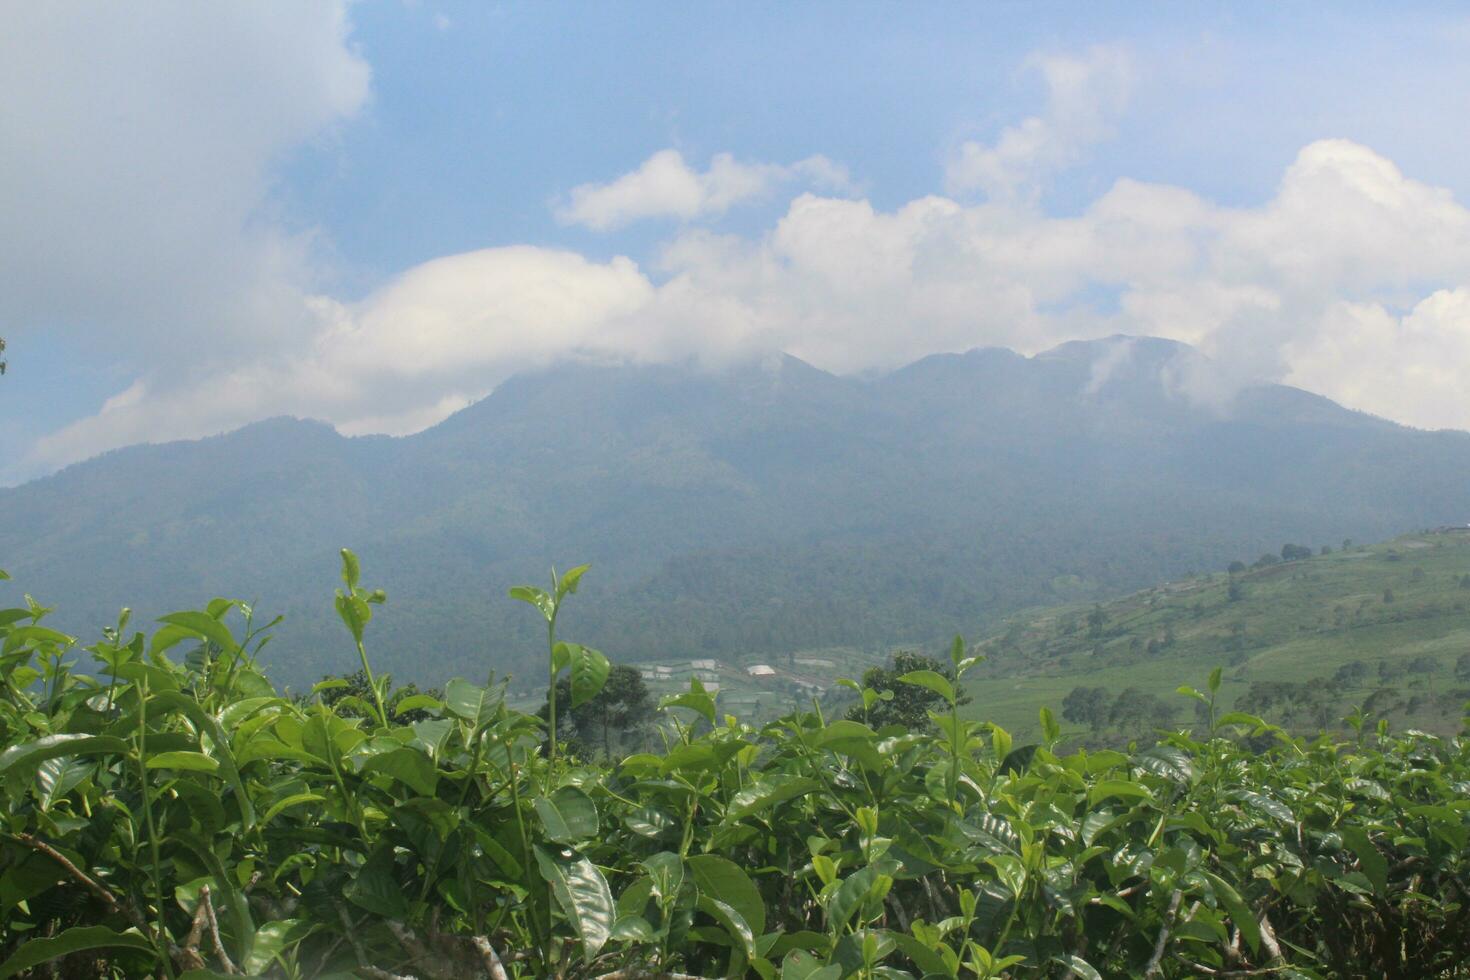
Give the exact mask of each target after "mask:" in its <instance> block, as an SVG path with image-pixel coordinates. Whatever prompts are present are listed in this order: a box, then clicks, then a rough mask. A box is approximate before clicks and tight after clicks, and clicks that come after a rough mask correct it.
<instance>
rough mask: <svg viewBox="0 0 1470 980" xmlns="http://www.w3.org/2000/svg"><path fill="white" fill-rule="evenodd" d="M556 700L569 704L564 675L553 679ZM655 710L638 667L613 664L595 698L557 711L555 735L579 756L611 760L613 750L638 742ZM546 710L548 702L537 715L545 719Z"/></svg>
mask: <svg viewBox="0 0 1470 980" xmlns="http://www.w3.org/2000/svg"><path fill="white" fill-rule="evenodd" d="M556 703H557V704H558V705H568V704H571V703H572V678H571V676H570V675H568V674H564V675H562V676H561V677H558V678H557V681H556ZM656 710H657V708H656V705H655V704H654V701H653V697H652V696H651V695H650V694H649V693H648V686H647V685H646V684H644V683H643V675H642V674H641V673H639V672H638V668H636V667H629V666H628V665H627V664H614V665H613V666H612V667H611V668H610V669H609V670H608V672H607V682H606V683H605V684H603V686H602V690H601V691H599V692H597V695H596V696H595V697H593V698H591V699H590V700H587V701H584V702H582V703H581V704H579V705H577V706H576V707H575V708H571V709H569V710H565V709H564V710H562V711H558V713H557V719H556V727H557V737H558V738H559V739H560V740H562V741H563V742H564V744H566V746H567V747H568V749H569V750H570V751H572V752H576V753H577V754H579V755H582V756H594V755H595V756H597V757H598V758H601V759H611V758H612V757H613V752H614V749H616V750H617V751H619V752H621V751H625V750H627V749H629V748H632V747H637V746H641V745H642V742H643V738H644V736H645V735H646V734H647V732H648V728H649V726H650V725H651V724H652V722H653V717H654V712H655V711H656ZM549 712H550V704H549V702H548V703H547V704H543V705H542V706H541V710H540V711H539V712H538V714H539V715H540V717H541V718H542V720H545V719H546V718H547V716H548V713H549Z"/></svg>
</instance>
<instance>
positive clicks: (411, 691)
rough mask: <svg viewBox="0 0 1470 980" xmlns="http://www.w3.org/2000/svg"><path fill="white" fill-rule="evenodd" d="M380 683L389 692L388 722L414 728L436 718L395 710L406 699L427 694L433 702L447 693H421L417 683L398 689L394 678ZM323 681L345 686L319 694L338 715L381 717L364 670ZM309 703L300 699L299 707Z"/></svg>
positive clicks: (419, 711) (421, 712) (425, 713)
mask: <svg viewBox="0 0 1470 980" xmlns="http://www.w3.org/2000/svg"><path fill="white" fill-rule="evenodd" d="M378 680H379V681H380V682H381V683H382V684H383V685H384V686H385V687H386V688H387V690H388V696H387V697H385V698H384V699H383V704H384V706H385V707H386V708H387V709H388V718H389V719H390V720H393V721H398V722H401V723H404V724H410V725H411V724H413V723H414V722H416V721H428V720H429V719H430V718H432V717H434V716H433V715H432V714H430V713H429V712H428V711H426V710H424V709H423V708H410V709H409V710H407V711H405V712H403V713H402V714H398V713H397V712H396V710H395V709H396V708H397V706H398V705H399V704H401V703H402V702H403V699H404V698H410V697H413V696H414V695H415V694H427V695H429V696H430V697H432V698H438V699H442V698H443V697H444V692H443V691H440V690H438V689H430V690H427V691H420V690H419V688H418V685H417V684H413V683H408V684H405V685H404V686H402V687H394V686H393V678H392V677H390V676H388V675H384V676H382V677H379V678H378ZM322 681H323V682H335V681H342V682H343V683H341V684H334V685H333V686H331V687H327V688H324V689H322V690H321V691H319V692H318V693H317V697H320V698H321V700H322V703H323V704H325V705H327V706H328V707H330V708H334V709H335V710H336V712H337V714H339V715H344V716H346V717H349V718H376V717H377V715H376V714H375V713H374V712H375V709H374V708H373V689H372V687H370V686H369V685H368V679H367V674H365V673H363V672H362V670H361V669H358V670H355V671H353V672H352V673H350V674H344V675H342V676H341V677H332V676H327V677H323V678H322ZM309 700H311V699H310V698H309V697H307V696H302V697H298V698H297V701H298V702H299V703H305V702H307V701H309Z"/></svg>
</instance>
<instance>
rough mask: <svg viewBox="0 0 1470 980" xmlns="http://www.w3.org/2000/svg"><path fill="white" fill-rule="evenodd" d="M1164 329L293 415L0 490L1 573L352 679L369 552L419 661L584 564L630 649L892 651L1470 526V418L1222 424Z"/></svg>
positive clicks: (639, 655) (582, 368) (294, 673)
mask: <svg viewBox="0 0 1470 980" xmlns="http://www.w3.org/2000/svg"><path fill="white" fill-rule="evenodd" d="M1193 358H1197V355H1194V354H1193V353H1192V352H1191V351H1189V349H1188V348H1183V347H1181V346H1180V345H1177V344H1173V343H1171V342H1167V341H1161V340H1149V339H1130V338H1113V339H1110V340H1103V341H1096V342H1090V343H1073V344H1067V345H1064V346H1062V347H1059V348H1057V349H1056V350H1053V351H1050V352H1048V353H1045V354H1041V355H1038V356H1036V357H1032V358H1026V357H1022V356H1020V355H1017V354H1014V353H1011V352H1009V351H1004V350H994V349H991V350H977V351H972V352H970V353H968V354H960V355H942V356H935V357H930V358H926V359H925V360H923V361H920V362H918V363H916V364H913V365H910V366H909V367H906V368H904V369H902V370H898V371H895V372H893V373H890V374H887V375H884V376H882V377H877V378H870V379H858V378H843V377H836V376H833V375H830V374H826V373H824V372H822V371H819V370H816V369H815V368H812V367H811V366H809V365H806V364H804V363H802V362H800V361H797V360H795V359H792V358H784V359H780V360H776V361H771V362H767V363H763V364H752V365H748V366H745V367H740V368H732V369H729V370H726V371H722V372H706V371H700V370H696V369H693V368H689V367H680V366H593V365H587V364H569V365H564V366H561V367H557V368H554V369H551V370H547V371H543V372H540V373H536V374H531V375H525V376H521V377H517V378H514V379H512V380H510V381H508V382H506V383H505V384H503V385H502V386H501V387H500V388H499V389H497V390H496V391H495V393H494V394H492V395H491V396H490V397H488V398H486V399H484V400H483V401H481V402H479V403H477V404H475V405H473V406H471V407H469V408H467V409H465V410H464V411H462V412H460V413H458V414H457V415H455V416H453V417H451V418H449V419H448V420H446V421H445V422H443V423H442V424H440V425H438V426H435V427H433V428H431V429H429V430H427V431H425V432H422V433H420V434H418V435H415V436H411V437H407V438H402V439H390V438H386V437H367V438H356V439H348V438H344V437H342V436H339V435H337V434H336V433H335V432H334V431H333V430H332V429H331V428H329V427H327V426H325V425H322V424H320V423H315V422H302V421H293V420H289V419H277V420H274V421H270V422H263V423H260V424H257V425H252V426H249V427H247V428H245V429H242V430H240V431H238V432H235V433H232V434H229V435H225V436H220V437H217V438H213V439H205V440H201V441H198V442H182V443H172V444H168V445H159V446H141V447H136V448H132V449H127V450H122V451H118V452H114V453H110V454H107V455H105V456H103V457H100V458H98V459H94V460H92V461H90V462H87V463H83V464H80V465H77V466H73V467H71V468H69V469H67V470H65V471H63V472H61V473H59V474H56V475H55V476H52V477H49V478H46V479H44V480H38V481H36V482H34V483H31V484H28V485H26V486H22V487H19V488H16V489H11V490H0V567H5V568H7V569H8V570H9V571H10V572H11V573H12V574H13V575H14V576H15V579H16V582H14V583H10V586H16V587H19V588H23V589H25V590H27V591H29V592H31V593H33V594H35V595H36V596H38V597H40V598H42V599H45V600H48V601H53V602H54V603H56V604H59V605H60V606H61V608H62V612H61V613H59V614H58V615H59V617H60V618H59V620H58V625H61V626H63V627H67V628H71V629H73V630H78V631H83V632H84V634H85V635H93V634H94V633H95V630H96V629H97V628H98V627H99V625H101V624H103V623H105V622H109V621H111V619H112V618H113V616H114V615H115V613H116V609H117V607H118V606H120V605H122V604H124V603H127V604H130V605H132V606H133V607H135V608H136V609H137V611H138V614H139V615H147V616H152V615H157V614H159V613H162V612H166V611H170V610H173V609H177V608H182V607H187V606H190V605H197V604H200V603H202V602H203V601H204V600H205V599H207V598H208V597H210V596H212V595H217V594H222V595H229V596H240V597H245V598H253V599H257V600H258V601H259V605H260V608H261V609H262V610H270V611H272V612H277V611H279V612H283V613H285V614H286V615H287V617H288V618H287V623H286V625H285V626H284V627H283V628H282V630H281V632H280V639H279V641H278V642H277V643H276V644H275V645H274V646H273V647H272V648H271V652H270V654H269V658H270V660H271V664H272V669H273V671H274V672H275V673H276V675H277V676H279V677H282V678H283V679H286V680H289V681H291V682H294V683H298V684H299V683H300V682H302V681H304V680H307V679H310V678H313V677H314V676H316V675H319V674H320V673H322V672H324V671H329V670H330V671H338V670H346V669H351V666H352V663H353V659H354V655H353V653H352V651H351V648H350V646H349V644H348V643H347V642H345V641H346V635H345V633H344V632H343V631H342V629H341V627H340V626H339V625H338V624H336V623H335V621H334V619H333V614H332V612H331V605H330V596H331V591H332V589H333V587H334V585H335V582H336V567H337V558H336V552H337V549H338V548H339V547H341V546H342V545H344V544H345V545H351V546H352V547H354V548H356V549H357V551H358V552H359V553H360V554H361V556H362V558H363V562H364V568H365V579H366V582H367V584H369V585H370V586H374V587H376V586H382V587H383V588H385V589H387V591H388V594H389V597H390V601H389V604H388V605H387V606H386V607H385V608H384V609H383V610H382V612H381V613H380V614H379V617H378V618H377V619H376V620H375V621H374V623H373V625H372V628H371V633H370V637H369V640H370V643H371V644H372V645H373V647H374V650H375V662H376V663H379V664H381V665H383V666H384V667H385V668H386V669H389V670H391V671H393V672H394V673H396V674H398V675H399V676H400V677H401V678H403V679H409V678H413V679H419V680H432V679H435V678H440V677H444V676H448V675H451V674H455V673H459V674H467V675H471V676H476V675H480V674H483V673H484V672H485V671H486V670H488V669H490V668H491V667H494V668H497V669H500V670H505V669H512V670H518V671H521V672H524V670H522V668H526V667H528V666H529V664H530V663H531V661H530V660H528V657H530V656H532V655H533V654H534V651H535V650H536V645H537V643H538V632H537V629H536V626H535V623H534V622H533V619H532V616H531V615H530V614H529V612H528V610H527V609H525V608H524V607H521V606H520V605H518V604H515V603H512V602H511V601H509V600H508V599H506V598H505V589H506V587H507V586H508V585H510V584H513V583H517V582H522V581H536V582H539V581H542V580H544V578H545V576H546V575H547V573H548V570H549V566H550V565H551V563H552V562H556V563H558V564H559V565H561V566H567V565H571V564H575V563H579V562H591V563H592V565H593V571H592V573H591V574H590V575H589V576H588V577H587V579H586V580H585V582H586V584H585V588H584V590H583V593H582V594H580V595H578V597H577V601H576V603H575V606H574V607H573V608H572V609H571V610H570V612H569V614H568V621H567V622H566V624H565V625H566V632H567V635H568V636H569V637H572V638H576V639H581V640H584V641H586V642H589V643H592V644H594V645H598V646H601V647H602V648H604V649H605V650H607V652H608V653H609V654H611V655H612V656H614V657H615V658H618V659H621V660H627V661H644V660H649V659H654V658H659V657H679V656H683V657H689V656H716V657H720V658H722V659H738V658H743V657H745V656H747V655H756V654H759V655H773V656H774V655H779V654H781V653H783V652H787V651H791V650H799V649H807V648H815V647H829V646H846V647H851V648H857V649H860V650H874V651H876V650H879V649H883V648H886V647H887V646H888V645H890V644H892V643H896V642H910V641H923V640H927V639H930V638H933V637H937V636H941V635H944V634H947V633H953V632H955V631H960V630H963V631H966V632H971V633H973V632H975V631H977V630H980V629H983V628H985V627H986V626H987V625H988V624H992V623H994V622H996V621H997V619H998V618H999V617H1001V616H1003V615H1005V614H1008V613H1011V612H1014V611H1015V610H1017V609H1020V608H1025V607H1029V606H1036V605H1041V604H1050V603H1058V602H1075V601H1078V600H1081V599H1093V598H1106V597H1109V596H1115V595H1119V594H1122V593H1124V592H1128V591H1131V590H1134V589H1138V588H1141V587H1143V586H1146V585H1148V584H1150V583H1154V582H1158V581H1163V580H1167V579H1171V578H1177V577H1180V576H1183V575H1186V574H1188V573H1190V572H1194V571H1200V570H1204V569H1210V568H1222V567H1223V566H1224V565H1225V563H1226V562H1228V561H1229V560H1230V559H1232V558H1234V557H1237V556H1241V555H1250V554H1258V553H1260V552H1261V551H1263V550H1265V549H1267V548H1276V547H1279V546H1280V543H1281V542H1282V541H1288V540H1289V541H1301V542H1304V543H1307V544H1311V545H1313V546H1316V545H1320V544H1322V543H1327V542H1339V541H1341V539H1342V538H1344V537H1348V536H1350V537H1355V538H1360V539H1364V540H1374V539H1380V538H1384V537H1388V536H1390V535H1393V534H1397V533H1402V532H1404V531H1406V530H1410V529H1414V528H1421V527H1426V526H1432V525H1438V524H1443V523H1449V522H1459V521H1464V520H1467V519H1470V434H1466V433H1460V432H1441V433H1429V432H1421V431H1415V430H1411V429H1406V428H1403V427H1400V426H1397V425H1393V424H1390V423H1388V422H1385V421H1383V420H1380V419H1376V418H1372V417H1369V416H1365V415H1362V414H1359V413H1355V412H1350V411H1347V410H1345V409H1343V408H1341V407H1339V406H1337V405H1335V404H1333V403H1332V402H1329V401H1327V400H1325V399H1322V398H1318V397H1316V396H1313V395H1309V394H1306V393H1304V392H1301V391H1298V390H1295V389H1291V388H1284V387H1280V386H1265V387H1258V388H1251V389H1247V390H1246V391H1244V392H1242V393H1240V395H1239V396H1238V397H1237V398H1236V399H1235V400H1234V401H1233V403H1232V404H1231V405H1230V406H1229V409H1228V411H1225V410H1221V409H1219V408H1210V407H1204V406H1201V405H1197V404H1195V403H1194V402H1192V401H1191V400H1190V399H1188V398H1186V397H1184V396H1183V395H1181V394H1180V393H1179V392H1178V390H1177V386H1176V384H1175V383H1174V381H1173V380H1172V379H1175V378H1177V377H1180V376H1181V369H1182V367H1185V366H1188V364H1189V363H1190V361H1191V359H1193Z"/></svg>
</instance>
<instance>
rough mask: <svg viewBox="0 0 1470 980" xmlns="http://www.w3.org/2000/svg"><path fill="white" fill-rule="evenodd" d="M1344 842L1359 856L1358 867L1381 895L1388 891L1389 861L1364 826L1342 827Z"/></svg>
mask: <svg viewBox="0 0 1470 980" xmlns="http://www.w3.org/2000/svg"><path fill="white" fill-rule="evenodd" d="M1341 833H1342V842H1343V843H1344V844H1346V845H1347V846H1348V848H1349V849H1350V850H1352V852H1353V853H1354V854H1356V855H1357V856H1358V867H1359V868H1361V869H1362V870H1363V874H1364V876H1365V877H1367V879H1368V880H1369V881H1371V882H1372V883H1373V890H1374V891H1375V892H1376V893H1378V894H1379V895H1382V894H1384V893H1385V892H1386V891H1388V861H1387V859H1385V858H1384V856H1383V854H1382V853H1381V852H1380V851H1379V850H1378V848H1377V847H1376V846H1375V845H1374V844H1373V839H1372V838H1371V837H1369V836H1368V832H1367V831H1366V830H1364V829H1363V828H1362V827H1343V828H1341Z"/></svg>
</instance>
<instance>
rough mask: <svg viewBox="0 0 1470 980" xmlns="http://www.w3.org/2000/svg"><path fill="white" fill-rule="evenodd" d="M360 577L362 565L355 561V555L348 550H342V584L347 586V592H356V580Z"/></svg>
mask: <svg viewBox="0 0 1470 980" xmlns="http://www.w3.org/2000/svg"><path fill="white" fill-rule="evenodd" d="M361 577H362V565H361V564H360V563H359V562H358V560H357V555H355V554H353V553H352V550H351V549H349V548H343V549H342V583H343V584H344V585H346V586H347V591H348V592H349V593H350V592H355V591H356V590H357V582H358V579H360V578H361Z"/></svg>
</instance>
